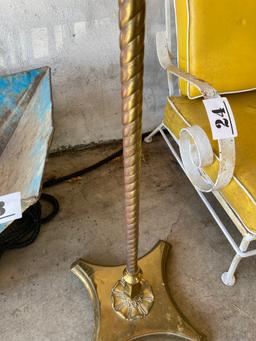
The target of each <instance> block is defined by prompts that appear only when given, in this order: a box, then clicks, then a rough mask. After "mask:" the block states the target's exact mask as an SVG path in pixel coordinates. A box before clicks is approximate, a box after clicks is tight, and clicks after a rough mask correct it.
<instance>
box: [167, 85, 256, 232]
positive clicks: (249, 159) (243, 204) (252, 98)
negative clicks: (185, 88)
mask: <svg viewBox="0 0 256 341" xmlns="http://www.w3.org/2000/svg"><path fill="white" fill-rule="evenodd" d="M227 98H228V100H229V103H230V105H231V107H232V110H233V112H234V116H235V120H236V124H237V129H238V137H237V138H236V140H235V141H236V166H235V172H234V176H233V179H232V181H231V182H230V183H229V185H227V186H226V187H225V188H223V189H222V190H221V191H220V193H221V195H222V196H223V198H224V199H225V201H226V202H227V203H228V204H229V206H230V207H231V208H232V209H233V211H234V212H235V213H236V215H237V216H238V217H240V219H241V220H242V222H243V225H244V226H245V227H247V229H249V230H250V231H252V232H254V233H256V91H251V92H246V93H240V94H233V95H228V96H227ZM163 123H164V124H165V125H166V127H167V128H168V129H169V130H170V131H171V132H172V133H173V134H174V135H175V136H176V137H177V138H179V133H180V130H181V129H182V128H185V127H188V126H190V125H199V126H200V127H202V128H203V129H204V130H205V132H206V133H207V135H208V137H209V139H210V141H212V135H211V129H210V125H209V122H208V118H207V114H206V111H205V108H204V105H203V103H202V99H200V98H198V99H195V100H190V99H188V98H187V97H185V96H180V97H170V98H168V100H167V104H166V108H165V112H164V119H163ZM212 147H213V150H214V153H215V154H216V155H218V145H217V142H216V141H213V142H212ZM204 170H205V171H206V173H207V174H208V175H209V176H210V177H211V178H212V180H215V179H216V176H217V170H218V160H217V159H215V161H214V164H213V165H212V166H210V167H207V168H205V169H204Z"/></svg>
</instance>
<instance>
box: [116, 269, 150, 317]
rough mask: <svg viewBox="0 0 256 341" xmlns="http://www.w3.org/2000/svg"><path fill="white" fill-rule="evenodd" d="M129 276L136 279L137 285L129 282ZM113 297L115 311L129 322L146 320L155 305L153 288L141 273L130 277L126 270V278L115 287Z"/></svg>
mask: <svg viewBox="0 0 256 341" xmlns="http://www.w3.org/2000/svg"><path fill="white" fill-rule="evenodd" d="M128 276H129V277H131V278H132V280H134V279H135V282H136V283H130V281H129V279H128V281H127V279H126V277H128ZM111 297H112V307H113V309H114V311H115V312H116V313H117V314H119V316H121V317H122V318H124V319H125V320H129V321H133V320H137V319H141V318H145V317H146V316H147V315H148V314H149V312H150V310H151V308H152V305H153V303H154V295H153V292H152V288H151V286H150V284H149V282H148V281H146V280H145V279H144V278H143V276H142V272H141V271H139V273H138V274H137V275H135V276H130V275H129V274H127V272H126V270H125V271H124V276H123V277H122V278H121V279H120V280H119V281H117V283H116V284H115V285H114V288H113V289H112V293H111Z"/></svg>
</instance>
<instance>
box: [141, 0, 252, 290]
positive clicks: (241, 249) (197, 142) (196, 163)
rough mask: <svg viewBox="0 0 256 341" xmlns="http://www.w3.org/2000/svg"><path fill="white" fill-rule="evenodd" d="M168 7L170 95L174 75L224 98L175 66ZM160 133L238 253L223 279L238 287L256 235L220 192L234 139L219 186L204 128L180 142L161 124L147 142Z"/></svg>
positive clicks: (224, 144)
mask: <svg viewBox="0 0 256 341" xmlns="http://www.w3.org/2000/svg"><path fill="white" fill-rule="evenodd" d="M165 4H166V24H167V30H166V32H159V33H157V36H156V42H157V54H158V58H159V61H160V64H161V66H162V67H163V68H164V69H165V70H167V75H168V84H169V92H170V94H172V93H173V87H172V81H171V80H172V79H171V78H172V75H174V76H177V77H179V78H182V79H184V80H186V81H188V82H189V83H190V84H192V85H194V86H196V87H197V88H198V89H199V90H200V92H201V93H202V95H203V97H204V98H214V97H220V95H219V94H218V92H217V91H216V90H215V89H214V88H213V87H211V86H210V85H209V84H207V83H206V82H204V81H202V80H199V79H197V78H195V77H194V76H192V75H191V74H188V73H186V72H183V71H182V70H180V69H179V68H178V67H176V66H175V65H174V64H173V63H172V59H174V58H173V57H172V55H171V53H170V52H169V47H170V46H171V43H170V37H171V32H170V22H169V20H170V12H169V10H170V7H169V0H166V3H165ZM174 109H175V108H174ZM158 132H160V133H161V135H162V136H163V138H164V140H165V141H166V143H167V145H168V147H169V149H170V150H171V152H172V153H173V155H174V157H175V158H176V160H177V161H178V163H179V165H180V166H181V168H182V169H183V171H184V172H185V173H186V175H187V176H188V178H189V179H190V181H191V182H192V184H193V186H194V187H195V189H196V191H197V193H198V194H199V196H200V197H201V199H202V200H203V202H204V204H205V205H206V207H207V208H208V210H209V211H210V213H211V214H212V216H213V218H214V219H215V221H216V222H217V224H218V225H219V227H220V228H221V230H222V232H223V233H224V235H225V237H226V238H227V239H228V241H229V243H230V245H231V246H232V248H233V249H234V251H235V253H236V255H235V257H234V258H233V260H232V262H231V264H230V267H229V269H228V271H227V272H224V273H223V274H222V276H221V279H222V282H223V283H224V284H225V285H228V286H233V285H234V284H235V275H234V274H235V271H236V269H237V266H238V264H239V262H240V260H241V259H242V258H245V257H250V256H254V255H256V249H254V250H251V251H247V249H248V247H249V244H250V242H251V241H253V240H256V234H254V233H253V232H251V231H249V230H248V229H247V227H246V226H245V225H244V224H243V222H242V220H241V219H240V218H239V217H238V216H237V214H236V212H234V211H233V209H232V208H231V207H230V206H229V205H228V203H227V202H226V200H225V199H224V198H223V196H222V195H221V193H220V192H218V190H219V189H221V188H223V187H225V186H226V185H227V184H228V183H229V182H230V180H231V179H232V176H233V172H234V168H235V141H234V139H224V140H218V145H219V157H217V156H215V157H217V159H218V161H219V170H218V176H217V180H216V181H215V183H213V182H212V180H211V179H210V178H209V177H208V176H207V175H206V174H205V173H204V171H203V167H204V166H206V165H210V164H212V163H213V160H214V154H213V151H212V148H211V143H210V141H209V140H208V137H207V135H206V133H205V132H204V131H203V129H202V128H201V127H199V126H192V127H188V128H185V129H182V130H181V132H180V139H179V140H178V139H177V138H176V136H175V135H174V134H173V133H172V132H171V131H170V130H169V129H168V127H167V126H166V125H165V124H164V123H163V122H161V123H160V125H159V126H158V127H157V128H156V129H154V130H153V131H152V133H151V134H150V135H148V136H147V137H146V138H145V142H151V141H152V137H153V136H154V135H155V134H156V133H158ZM166 132H167V133H169V134H170V135H171V137H172V138H173V140H174V141H175V142H176V143H177V144H178V146H179V149H180V155H179V154H178V153H177V152H176V150H175V148H174V146H173V145H172V143H171V140H170V139H169V138H168V135H167V134H166ZM191 138H192V140H193V143H191ZM204 192H212V193H213V195H214V196H215V197H216V199H217V200H218V201H219V202H220V204H221V205H222V207H223V208H224V209H225V211H226V212H227V214H228V216H229V217H230V218H231V219H232V221H233V223H234V224H235V225H236V227H237V228H238V229H239V231H240V233H241V234H242V236H243V237H242V241H241V243H240V246H238V245H237V244H236V242H235V241H234V239H233V237H232V236H231V234H230V233H229V231H228V230H227V228H226V226H225V225H224V224H223V223H222V221H221V219H220V218H219V216H218V214H217V213H216V211H215V210H214V208H213V207H212V205H211V204H210V202H209V201H208V199H207V198H206V196H205V194H204Z"/></svg>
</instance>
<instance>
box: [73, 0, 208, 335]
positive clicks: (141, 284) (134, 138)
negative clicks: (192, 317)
mask: <svg viewBox="0 0 256 341" xmlns="http://www.w3.org/2000/svg"><path fill="white" fill-rule="evenodd" d="M119 25H120V48H121V84H122V111H123V119H122V122H123V163H124V185H125V186H124V187H125V216H126V240H127V242H126V248H127V264H126V267H124V266H116V267H107V266H99V265H94V264H89V263H87V262H85V261H84V260H82V259H80V260H78V261H77V262H75V263H74V264H73V265H72V267H71V271H72V272H73V273H74V274H75V275H77V276H78V277H79V279H80V280H81V281H82V282H83V284H84V285H85V287H86V288H87V290H88V292H89V294H90V297H91V299H92V303H93V305H94V313H95V320H96V321H95V322H96V323H95V329H94V333H93V340H99V341H128V340H135V339H138V338H139V337H142V336H147V335H156V334H161V335H176V336H178V337H180V339H181V340H191V341H192V340H193V341H196V340H197V341H199V340H203V336H202V335H200V334H199V333H198V332H197V331H196V330H195V329H194V328H193V327H192V326H191V325H190V324H189V323H188V322H187V321H186V319H185V318H184V317H183V315H182V314H181V313H180V312H179V311H178V309H177V308H176V306H175V304H174V303H173V302H172V300H171V296H170V293H169V289H168V284H167V280H166V261H167V258H168V253H169V250H170V245H169V244H168V243H166V242H163V241H160V242H159V243H158V244H157V245H156V246H155V247H154V249H153V250H152V251H151V252H150V253H148V254H147V255H145V256H144V257H142V258H141V259H140V260H138V230H139V182H140V168H141V125H142V100H143V65H144V33H145V0H119ZM120 277H121V279H120Z"/></svg>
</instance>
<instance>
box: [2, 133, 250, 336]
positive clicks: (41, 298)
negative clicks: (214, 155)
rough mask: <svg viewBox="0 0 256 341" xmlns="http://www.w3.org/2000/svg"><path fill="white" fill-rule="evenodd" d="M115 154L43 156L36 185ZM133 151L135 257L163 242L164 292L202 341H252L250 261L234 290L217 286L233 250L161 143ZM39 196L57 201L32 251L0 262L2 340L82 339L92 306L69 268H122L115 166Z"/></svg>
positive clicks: (120, 200)
mask: <svg viewBox="0 0 256 341" xmlns="http://www.w3.org/2000/svg"><path fill="white" fill-rule="evenodd" d="M116 148H117V146H108V147H106V146H102V147H100V148H94V149H91V150H86V151H81V152H76V153H66V154H64V155H60V156H55V157H51V158H50V159H49V161H48V163H47V167H46V178H47V177H51V176H53V175H55V176H60V175H63V174H66V173H69V172H71V171H73V170H74V169H79V168H81V167H84V166H87V165H90V164H92V163H94V162H96V161H97V160H99V159H101V158H103V157H104V156H105V155H108V154H109V153H111V152H112V151H113V150H115V149H116ZM143 150H144V152H143V167H142V183H141V230H140V255H143V254H144V253H146V252H147V251H149V250H150V249H151V247H152V246H153V245H154V244H155V243H156V242H157V241H158V240H159V239H167V240H168V241H170V242H171V244H172V246H173V249H172V252H171V257H170V259H169V269H168V279H169V284H170V288H171V292H172V294H173V296H174V298H175V300H176V302H178V305H179V307H180V309H181V310H182V311H183V313H184V314H185V315H186V316H187V318H188V319H189V320H190V321H191V323H192V324H193V325H194V326H195V327H196V328H197V329H198V330H200V331H202V332H203V333H204V334H205V335H207V337H208V340H213V341H231V340H232V341H253V340H256V316H255V315H254V314H255V311H256V300H255V297H256V286H255V285H254V284H255V280H256V272H255V268H256V260H255V259H253V258H251V259H245V260H243V262H242V266H241V267H239V270H238V273H237V278H238V280H237V283H236V286H235V287H233V288H228V287H225V286H224V285H223V284H222V283H221V281H220V275H221V273H222V272H223V271H225V270H226V269H227V267H228V264H229V262H230V261H231V258H232V257H233V251H232V250H231V248H230V246H229V245H228V243H227V241H226V240H225V238H224V236H223V235H222V233H221V231H220V230H219V228H218V227H217V225H216V224H215V223H214V221H213V219H212V218H211V216H210V214H209V213H208V211H207V210H206V208H205V207H204V205H203V204H202V202H201V201H200V199H199V197H198V196H197V194H196V192H195V191H194V189H193V188H192V186H191V185H190V183H189V182H188V180H187V179H186V177H185V176H184V175H183V173H182V172H181V170H180V168H179V167H178V165H177V164H176V162H175V161H174V159H173V158H172V157H171V156H170V154H169V151H168V149H167V147H166V145H165V143H164V142H163V140H162V139H161V138H160V137H156V138H155V139H154V141H153V143H152V144H149V145H144V147H143ZM48 192H49V193H52V194H54V195H55V196H56V197H57V198H58V200H59V202H60V205H61V210H60V213H59V215H58V216H57V217H56V218H55V219H54V220H53V221H52V222H50V223H49V224H48V225H44V226H43V227H42V231H41V233H40V236H39V237H38V239H37V240H36V242H35V243H34V244H33V245H31V246H29V247H27V248H25V249H22V250H15V251H9V252H6V253H5V254H4V255H3V257H2V258H1V259H0V306H1V317H0V335H1V336H0V339H1V340H3V341H25V340H26V341H82V340H86V341H89V340H90V339H91V332H92V327H93V319H94V318H93V313H92V307H91V304H90V300H89V297H88V295H87V293H86V291H85V289H84V288H83V286H82V284H81V283H80V282H79V280H78V279H77V278H76V277H74V276H73V275H72V274H71V273H70V272H69V267H70V265H71V263H72V262H73V261H74V260H76V259H77V258H79V257H84V258H86V259H87V260H88V261H91V262H94V263H99V264H100V263H101V264H106V263H107V264H110V265H113V264H120V263H121V262H124V261H125V253H124V243H125V240H124V236H123V226H124V219H123V187H122V164H121V160H120V159H117V160H114V161H113V162H111V163H110V164H108V165H105V166H103V167H102V168H100V169H98V170H96V171H94V172H92V173H90V174H88V175H86V176H84V177H82V178H80V179H76V180H74V181H71V182H67V183H65V184H61V185H58V186H55V187H54V188H51V189H49V190H48ZM233 230H234V229H233ZM235 237H236V238H238V237H239V234H238V233H237V232H236V231H235ZM148 340H149V339H148ZM150 340H160V339H157V338H156V337H153V338H150ZM161 340H163V338H161ZM165 340H171V338H166V339H165ZM172 340H173V339H172ZM120 341H121V340H120Z"/></svg>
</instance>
